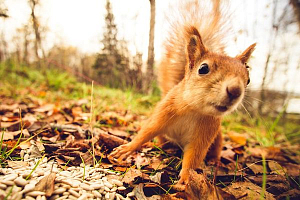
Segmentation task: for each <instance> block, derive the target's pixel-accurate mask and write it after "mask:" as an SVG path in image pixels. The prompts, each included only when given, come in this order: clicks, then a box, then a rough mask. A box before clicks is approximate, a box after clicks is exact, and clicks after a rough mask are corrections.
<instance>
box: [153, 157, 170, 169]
mask: <svg viewBox="0 0 300 200" xmlns="http://www.w3.org/2000/svg"><path fill="white" fill-rule="evenodd" d="M149 167H151V168H153V169H154V170H160V169H163V168H165V167H167V165H166V164H164V161H162V160H160V159H159V158H157V157H152V159H151V162H150V164H149Z"/></svg>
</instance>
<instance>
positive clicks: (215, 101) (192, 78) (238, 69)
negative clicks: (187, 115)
mask: <svg viewBox="0 0 300 200" xmlns="http://www.w3.org/2000/svg"><path fill="white" fill-rule="evenodd" d="M255 45H256V44H252V45H251V46H249V47H248V48H247V49H246V50H245V51H244V52H243V53H241V54H240V55H238V56H236V57H229V56H226V55H223V54H218V53H214V52H210V51H209V50H208V49H207V48H206V47H205V46H204V44H203V42H202V39H201V36H200V34H199V32H198V31H197V29H196V28H191V31H190V36H189V39H188V40H187V45H186V50H187V61H188V62H187V66H186V68H185V80H184V81H185V90H184V94H183V97H184V100H185V101H186V103H187V104H189V105H190V106H191V108H196V109H197V110H198V111H200V112H201V113H202V114H206V115H214V116H221V115H224V114H227V113H229V112H231V111H233V110H234V109H236V108H237V106H238V105H239V104H240V103H241V101H242V99H243V97H244V94H245V89H246V87H247V85H248V84H249V82H250V78H249V71H248V66H247V64H246V63H247V61H248V60H249V58H250V56H251V53H252V52H253V51H254V48H255Z"/></svg>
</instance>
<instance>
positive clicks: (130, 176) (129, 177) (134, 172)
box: [122, 168, 149, 184]
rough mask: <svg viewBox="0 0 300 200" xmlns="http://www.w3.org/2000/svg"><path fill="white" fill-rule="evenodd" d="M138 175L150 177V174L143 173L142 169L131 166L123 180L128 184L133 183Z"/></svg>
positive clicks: (143, 177)
mask: <svg viewBox="0 0 300 200" xmlns="http://www.w3.org/2000/svg"><path fill="white" fill-rule="evenodd" d="M137 177H140V178H142V179H145V178H146V179H149V176H148V175H146V174H143V173H142V172H141V171H140V170H138V169H134V168H129V170H128V171H127V172H126V173H125V175H124V177H123V179H122V181H123V182H124V183H127V184H132V183H133V182H134V180H135V179H136V178H137Z"/></svg>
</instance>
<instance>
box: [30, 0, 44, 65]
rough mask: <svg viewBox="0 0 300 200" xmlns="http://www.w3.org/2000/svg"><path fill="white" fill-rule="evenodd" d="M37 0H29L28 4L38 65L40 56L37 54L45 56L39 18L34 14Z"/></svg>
mask: <svg viewBox="0 0 300 200" xmlns="http://www.w3.org/2000/svg"><path fill="white" fill-rule="evenodd" d="M39 4H40V2H39V0H29V5H30V8H31V20H32V27H33V30H34V34H35V43H34V49H35V56H36V59H37V60H38V64H39V66H41V56H40V55H39V52H41V53H42V58H45V52H44V49H43V47H42V39H41V26H40V23H39V20H38V18H37V16H36V14H35V9H36V6H37V5H39Z"/></svg>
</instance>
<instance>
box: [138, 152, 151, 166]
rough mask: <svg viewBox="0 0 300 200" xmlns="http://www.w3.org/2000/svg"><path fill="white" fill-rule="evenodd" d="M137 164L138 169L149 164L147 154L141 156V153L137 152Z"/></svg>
mask: <svg viewBox="0 0 300 200" xmlns="http://www.w3.org/2000/svg"><path fill="white" fill-rule="evenodd" d="M134 161H135V165H136V166H137V168H138V169H140V168H141V167H142V166H145V165H148V164H149V161H148V159H147V158H146V157H145V156H141V154H140V153H137V154H136V156H135V158H134Z"/></svg>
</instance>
